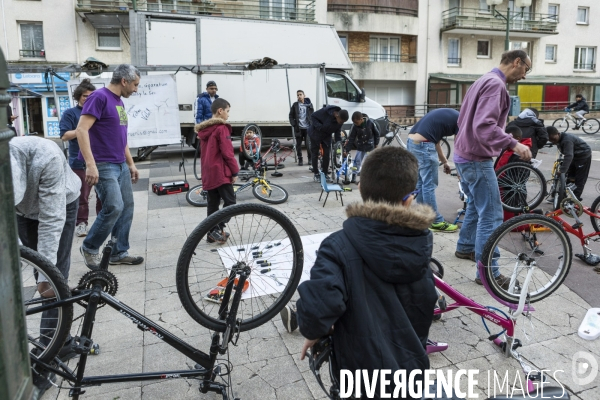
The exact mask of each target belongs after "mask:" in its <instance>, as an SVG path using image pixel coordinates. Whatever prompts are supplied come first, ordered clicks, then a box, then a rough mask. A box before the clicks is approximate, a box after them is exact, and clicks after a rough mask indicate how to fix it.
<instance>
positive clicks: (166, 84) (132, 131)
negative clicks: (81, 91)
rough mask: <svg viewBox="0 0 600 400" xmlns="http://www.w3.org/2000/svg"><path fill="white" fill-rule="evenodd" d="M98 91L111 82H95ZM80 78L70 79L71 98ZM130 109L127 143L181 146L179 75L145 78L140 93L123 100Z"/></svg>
mask: <svg viewBox="0 0 600 400" xmlns="http://www.w3.org/2000/svg"><path fill="white" fill-rule="evenodd" d="M91 81H92V84H93V85H94V86H96V88H97V89H100V88H101V87H104V86H107V85H108V83H109V82H110V79H92V80H91ZM79 83H80V80H79V79H72V80H69V84H68V86H69V97H70V98H73V90H74V89H75V88H76V87H77V85H79ZM122 100H123V103H124V104H125V110H127V120H128V121H127V144H129V147H130V148H133V147H148V146H160V145H165V144H175V143H179V142H180V140H181V128H180V125H179V105H178V101H177V84H176V81H175V75H151V76H150V75H145V76H142V78H141V80H140V85H139V87H138V91H137V93H134V94H132V95H131V97H129V98H128V99H125V98H122Z"/></svg>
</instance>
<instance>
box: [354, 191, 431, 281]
mask: <svg viewBox="0 0 600 400" xmlns="http://www.w3.org/2000/svg"><path fill="white" fill-rule="evenodd" d="M346 214H347V215H348V217H349V218H348V219H347V220H346V221H344V230H343V232H344V234H345V235H346V236H347V238H348V240H349V241H350V243H352V247H353V248H354V249H355V250H356V251H357V252H358V253H359V254H360V256H361V258H362V260H363V262H364V263H365V264H366V266H367V268H368V269H369V270H370V271H371V272H372V273H373V274H375V275H376V276H377V277H379V279H381V280H383V281H385V282H389V283H394V284H397V283H402V284H406V283H411V282H416V281H418V280H420V279H422V278H423V277H424V276H425V275H426V274H427V271H428V266H429V258H430V257H431V252H432V251H433V234H432V233H431V232H430V231H429V226H431V224H432V223H433V221H434V220H435V213H434V212H433V209H432V208H431V207H429V206H426V205H423V204H414V205H413V206H411V207H403V206H393V205H391V204H382V203H373V202H365V203H362V204H351V205H349V206H348V207H347V208H346Z"/></svg>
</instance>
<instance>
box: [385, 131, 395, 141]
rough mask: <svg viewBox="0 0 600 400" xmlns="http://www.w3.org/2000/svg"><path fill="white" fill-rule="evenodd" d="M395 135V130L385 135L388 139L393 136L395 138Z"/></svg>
mask: <svg viewBox="0 0 600 400" xmlns="http://www.w3.org/2000/svg"><path fill="white" fill-rule="evenodd" d="M393 137H394V132H389V133H387V134H386V135H385V138H386V139H391V138H393Z"/></svg>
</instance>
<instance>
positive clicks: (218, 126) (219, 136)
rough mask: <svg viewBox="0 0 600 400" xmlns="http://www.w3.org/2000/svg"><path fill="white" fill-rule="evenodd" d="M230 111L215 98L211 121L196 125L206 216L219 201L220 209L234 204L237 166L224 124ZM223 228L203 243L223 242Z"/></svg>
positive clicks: (238, 169)
mask: <svg viewBox="0 0 600 400" xmlns="http://www.w3.org/2000/svg"><path fill="white" fill-rule="evenodd" d="M229 108H230V105H229V102H227V100H225V99H222V98H218V99H215V101H214V102H213V103H212V105H211V111H212V114H213V116H212V118H211V119H209V120H206V121H204V122H202V123H200V124H198V125H196V131H197V132H198V139H200V165H201V167H202V188H203V189H204V190H206V192H207V200H208V205H207V209H206V216H207V217H209V216H210V215H211V214H214V213H215V212H217V211H218V210H219V204H220V203H221V199H223V202H224V204H223V207H227V206H231V205H233V204H235V193H234V192H233V184H234V183H235V181H236V179H237V175H238V172H239V171H240V167H239V166H238V163H237V161H236V159H235V156H234V154H233V144H232V143H231V125H229V124H228V123H227V119H228V118H229ZM224 228H225V224H224V223H223V224H220V225H219V226H215V227H214V228H213V229H212V231H211V232H210V233H209V234H208V237H207V239H206V240H207V241H208V242H209V243H219V244H223V243H225V242H226V241H227V238H228V237H229V233H227V232H225V230H224Z"/></svg>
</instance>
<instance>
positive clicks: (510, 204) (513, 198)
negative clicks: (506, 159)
mask: <svg viewBox="0 0 600 400" xmlns="http://www.w3.org/2000/svg"><path fill="white" fill-rule="evenodd" d="M496 176H497V178H498V187H499V188H500V201H502V208H504V209H505V210H506V211H510V212H513V213H518V212H523V210H524V209H525V210H528V209H534V208H536V207H537V206H539V205H540V203H541V202H542V200H544V196H545V194H546V179H545V178H544V174H542V172H541V171H540V170H538V169H536V168H533V167H532V166H531V165H530V164H527V163H524V162H516V163H509V164H506V165H504V166H503V167H501V168H500V169H498V171H496Z"/></svg>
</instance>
